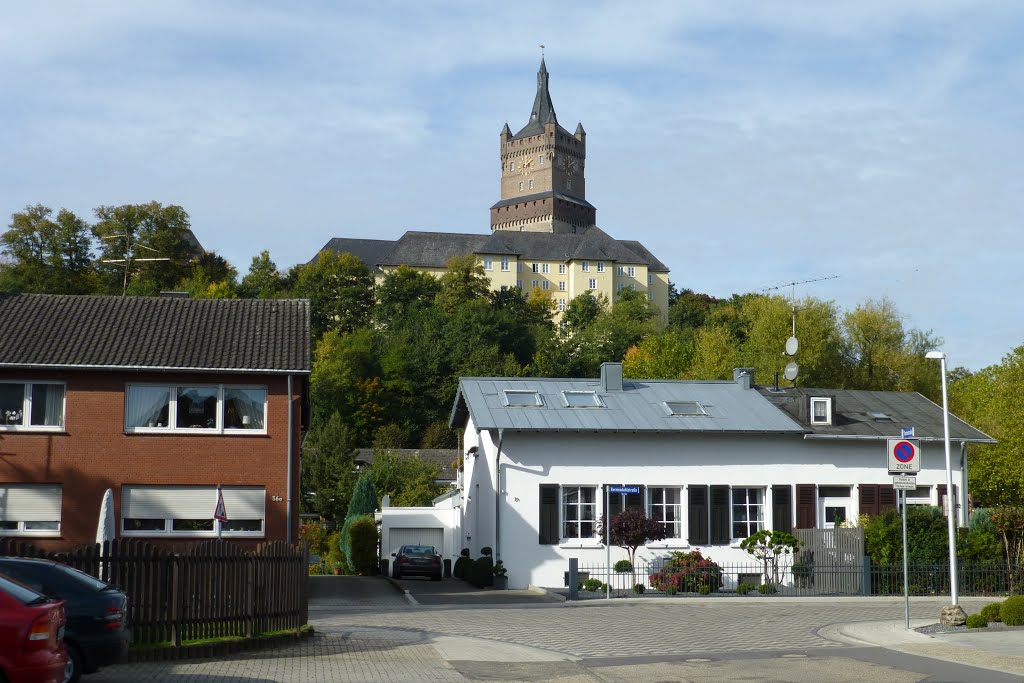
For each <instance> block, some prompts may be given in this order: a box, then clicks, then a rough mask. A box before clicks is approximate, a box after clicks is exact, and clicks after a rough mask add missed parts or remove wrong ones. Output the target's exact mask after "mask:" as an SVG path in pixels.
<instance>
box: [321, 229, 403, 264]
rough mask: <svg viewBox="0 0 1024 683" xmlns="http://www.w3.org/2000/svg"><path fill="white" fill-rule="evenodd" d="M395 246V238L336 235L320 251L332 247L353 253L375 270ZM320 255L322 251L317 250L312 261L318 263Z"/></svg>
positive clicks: (332, 249) (338, 252)
mask: <svg viewBox="0 0 1024 683" xmlns="http://www.w3.org/2000/svg"><path fill="white" fill-rule="evenodd" d="M393 246H395V241H394V240H364V239H350V238H347V237H335V238H334V239H332V240H330V241H329V242H327V244H325V245H324V246H323V249H321V250H320V251H323V250H324V249H330V250H331V251H333V252H335V253H337V254H352V255H353V256H355V257H356V258H358V259H359V260H360V261H362V262H363V263H364V264H366V267H367V268H369V269H370V270H373V269H374V268H376V267H377V264H379V263H380V262H381V259H382V258H383V257H384V256H385V255H386V254H387V253H388V252H389V251H391V248H392V247H393ZM318 256H320V252H317V255H316V256H314V257H313V260H312V261H310V263H316V259H317V257H318Z"/></svg>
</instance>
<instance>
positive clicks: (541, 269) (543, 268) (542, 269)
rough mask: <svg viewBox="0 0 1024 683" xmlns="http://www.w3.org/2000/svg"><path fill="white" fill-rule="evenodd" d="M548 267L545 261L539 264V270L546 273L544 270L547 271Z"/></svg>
mask: <svg viewBox="0 0 1024 683" xmlns="http://www.w3.org/2000/svg"><path fill="white" fill-rule="evenodd" d="M548 268H549V266H548V264H547V263H542V264H540V272H542V273H546V272H548Z"/></svg>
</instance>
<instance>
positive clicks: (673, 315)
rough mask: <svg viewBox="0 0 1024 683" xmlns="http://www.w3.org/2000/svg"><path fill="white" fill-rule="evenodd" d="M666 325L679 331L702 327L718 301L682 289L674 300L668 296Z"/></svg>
mask: <svg viewBox="0 0 1024 683" xmlns="http://www.w3.org/2000/svg"><path fill="white" fill-rule="evenodd" d="M669 298H670V300H671V303H670V304H669V307H668V325H669V327H674V328H677V329H679V330H685V329H696V328H698V327H703V326H704V324H705V322H707V319H708V315H709V314H710V313H711V311H712V309H714V308H715V306H717V305H718V304H719V303H720V301H719V300H718V299H716V298H715V297H713V296H711V295H710V294H699V293H697V292H694V291H693V290H692V289H684V290H682V291H681V292H679V294H678V295H676V296H675V298H672V296H671V292H670V294H669Z"/></svg>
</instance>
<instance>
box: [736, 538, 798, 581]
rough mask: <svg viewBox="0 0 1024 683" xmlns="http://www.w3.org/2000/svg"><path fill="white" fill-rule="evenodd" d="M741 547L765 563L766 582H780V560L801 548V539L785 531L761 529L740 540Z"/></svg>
mask: <svg viewBox="0 0 1024 683" xmlns="http://www.w3.org/2000/svg"><path fill="white" fill-rule="evenodd" d="M740 548H741V549H743V550H744V551H745V552H746V553H748V554H749V555H751V556H752V557H753V558H754V559H756V560H759V561H760V562H761V563H762V564H763V565H764V580H765V582H766V583H770V584H779V583H782V580H781V577H780V576H779V560H781V559H782V558H784V557H788V556H789V555H792V554H793V553H795V552H796V551H797V550H799V548H800V541H799V540H798V539H797V537H796V536H794V535H793V534H791V533H788V532H785V531H770V530H768V529H761V530H760V531H758V532H756V533H753V534H751V535H750V536H747V537H746V538H744V539H743V540H742V541H740Z"/></svg>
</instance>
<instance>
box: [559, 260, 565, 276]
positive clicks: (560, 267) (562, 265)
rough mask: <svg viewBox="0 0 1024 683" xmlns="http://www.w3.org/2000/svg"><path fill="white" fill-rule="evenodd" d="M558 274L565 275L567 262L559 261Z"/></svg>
mask: <svg viewBox="0 0 1024 683" xmlns="http://www.w3.org/2000/svg"><path fill="white" fill-rule="evenodd" d="M558 274H559V275H565V264H564V263H559V264H558Z"/></svg>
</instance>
